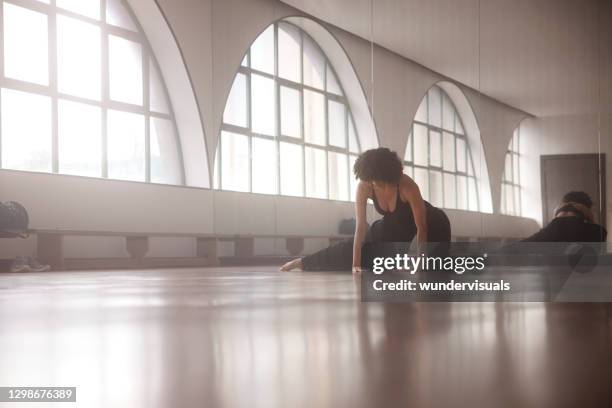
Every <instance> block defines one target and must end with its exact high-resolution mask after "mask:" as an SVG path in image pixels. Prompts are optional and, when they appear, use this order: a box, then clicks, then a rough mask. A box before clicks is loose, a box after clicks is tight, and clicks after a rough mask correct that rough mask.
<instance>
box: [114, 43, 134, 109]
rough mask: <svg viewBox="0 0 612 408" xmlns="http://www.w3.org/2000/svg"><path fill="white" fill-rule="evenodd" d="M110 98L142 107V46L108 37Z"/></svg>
mask: <svg viewBox="0 0 612 408" xmlns="http://www.w3.org/2000/svg"><path fill="white" fill-rule="evenodd" d="M108 70H109V90H110V98H111V99H113V100H115V101H118V102H125V103H132V104H135V105H142V49H141V46H140V44H138V43H135V42H133V41H128V40H125V39H123V38H121V37H116V36H114V35H110V36H109V37H108Z"/></svg>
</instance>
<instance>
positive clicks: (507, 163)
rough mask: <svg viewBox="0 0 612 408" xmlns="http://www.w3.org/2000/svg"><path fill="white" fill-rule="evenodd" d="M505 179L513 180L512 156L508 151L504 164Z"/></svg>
mask: <svg viewBox="0 0 612 408" xmlns="http://www.w3.org/2000/svg"><path fill="white" fill-rule="evenodd" d="M504 181H510V182H511V181H512V157H511V156H510V154H509V153H506V158H505V165H504Z"/></svg>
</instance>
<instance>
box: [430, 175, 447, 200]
mask: <svg viewBox="0 0 612 408" xmlns="http://www.w3.org/2000/svg"><path fill="white" fill-rule="evenodd" d="M442 194H443V192H442V173H440V172H439V171H430V172H429V199H430V200H429V201H430V203H431V204H432V205H434V206H436V207H442V206H443V205H444V202H443V201H442Z"/></svg>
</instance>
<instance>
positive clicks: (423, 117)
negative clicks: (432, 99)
mask: <svg viewBox="0 0 612 408" xmlns="http://www.w3.org/2000/svg"><path fill="white" fill-rule="evenodd" d="M414 120H418V121H419V122H421V123H427V96H425V97H424V98H423V100H422V101H421V104H420V105H419V109H418V110H417V113H416V116H415V117H414Z"/></svg>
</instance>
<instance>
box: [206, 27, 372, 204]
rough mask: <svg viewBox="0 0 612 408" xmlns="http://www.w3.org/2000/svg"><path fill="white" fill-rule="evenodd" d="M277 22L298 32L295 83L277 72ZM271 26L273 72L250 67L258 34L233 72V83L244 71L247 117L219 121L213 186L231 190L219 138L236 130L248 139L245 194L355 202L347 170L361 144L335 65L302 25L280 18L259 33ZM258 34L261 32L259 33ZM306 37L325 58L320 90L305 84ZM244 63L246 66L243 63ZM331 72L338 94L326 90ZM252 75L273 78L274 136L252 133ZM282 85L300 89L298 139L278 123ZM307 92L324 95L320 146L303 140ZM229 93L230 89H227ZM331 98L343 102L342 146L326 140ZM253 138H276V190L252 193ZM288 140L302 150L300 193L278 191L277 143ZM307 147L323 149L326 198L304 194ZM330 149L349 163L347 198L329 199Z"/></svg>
mask: <svg viewBox="0 0 612 408" xmlns="http://www.w3.org/2000/svg"><path fill="white" fill-rule="evenodd" d="M280 24H286V25H288V26H291V27H292V28H293V29H294V30H297V32H298V33H299V36H300V38H299V54H300V57H299V58H300V79H299V80H300V82H294V81H293V80H290V79H286V78H283V77H281V76H280V75H279V25H280ZM270 26H273V34H274V73H273V74H271V73H268V72H264V71H261V70H258V69H256V68H253V67H252V66H251V48H252V45H253V44H254V43H255V41H257V39H259V35H258V36H257V38H256V39H255V40H254V41H253V42H252V43H251V45H250V46H249V48H248V49H247V51H246V53H245V54H244V56H243V59H242V60H241V63H240V66H239V67H238V69H237V71H236V73H235V75H234V79H233V81H232V86H233V83H234V81H235V79H236V76H237V75H239V74H243V75H244V76H245V80H246V115H247V120H246V127H242V126H238V125H234V124H230V123H226V122H225V121H224V120H223V119H222V122H221V130H220V132H219V140H218V143H217V151H216V154H215V167H214V169H215V176H214V188H215V189H218V190H224V191H233V190H229V189H225V188H224V186H223V175H222V174H221V172H222V170H221V169H222V168H223V167H222V161H223V151H222V143H221V138H222V137H223V132H230V133H236V134H241V135H245V136H247V137H248V139H249V169H250V171H249V180H248V190H247V191H244V192H247V193H254V194H266V195H277V196H286V197H301V198H309V199H322V200H332V201H348V202H350V201H354V197H353V192H352V191H351V186H352V183H351V175H352V170H351V169H350V163H351V158H356V157H357V156H358V155H359V154H360V153H361V151H362V150H361V144H360V141H359V135H358V132H357V128H356V126H355V119H354V117H353V114H352V111H351V106H350V104H349V101H348V99H347V98H346V92H345V91H344V88H343V86H342V84H341V82H340V80H339V77H338V74H337V72H336V70H335V69H334V67H333V66H332V64H331V63H330V61H329V58H328V57H327V55H326V54H325V52H324V51H323V50H322V49H321V47H320V46H319V44H318V43H317V42H316V41H315V40H314V39H313V38H312V37H311V36H310V35H309V34H308V33H307V32H306V31H304V30H303V29H302V28H300V27H298V26H297V25H295V24H293V23H291V22H288V21H284V20H280V21H276V22H274V23H272V24H270V25H268V26H267V27H266V29H265V30H264V31H262V33H264V32H265V31H266V30H268V29H269V28H270ZM262 33H260V35H261V34H262ZM305 38H306V39H307V40H308V41H310V42H311V44H312V45H313V46H314V47H315V49H316V50H317V51H318V52H319V53H320V54H321V56H322V58H323V60H324V68H323V78H322V81H323V89H319V88H316V87H313V86H310V85H307V84H305V83H304V39H305ZM245 64H246V65H245ZM329 71H331V73H332V74H333V75H334V77H335V78H336V82H337V85H338V87H339V89H340V91H341V92H342V95H338V94H336V93H333V92H331V91H328V78H327V76H328V72H329ZM253 75H258V76H262V77H265V78H268V79H271V80H273V81H274V93H275V96H274V97H275V106H274V112H275V132H274V133H275V135H274V136H271V135H266V134H261V133H257V132H254V131H253V130H252V117H251V116H252V109H251V107H252V103H253V101H252V93H251V92H252V88H251V84H252V76H253ZM281 87H284V88H289V89H292V90H295V91H298V92H299V102H300V106H299V116H300V133H301V137H299V138H297V137H293V136H287V135H284V134H282V125H281V120H282V112H281V104H280V97H281ZM306 91H311V92H315V93H317V94H319V95H323V97H324V99H325V100H324V105H325V106H324V110H325V119H324V120H325V143H324V144H322V145H320V144H316V143H311V142H307V141H306V140H305V139H306V134H305V120H304V94H305V92H306ZM230 92H231V89H230ZM227 101H229V94H228V100H227ZM227 101H226V105H227ZM330 101H335V102H338V103H341V104H342V105H344V107H345V114H344V120H345V123H344V127H345V135H344V140H345V148H342V147H337V146H334V145H331V144H330V143H329V141H330V137H329V133H330V129H329V125H330V123H329V103H330ZM225 109H227V106H225V108H224V112H225ZM350 126H352V128H353V130H354V132H355V139H356V143H357V150H358V152H357V153H354V152H351V151H350V144H351V143H350V132H351V130H350ZM253 138H263V139H267V140H273V141H275V146H276V155H277V157H276V167H277V174H276V192H275V193H272V194H267V193H257V192H253V157H252V154H253V149H252V140H253ZM281 142H282V143H290V144H293V145H297V146H300V148H301V152H302V192H301V194H300V195H297V196H296V195H285V194H282V190H281V168H280V166H281V159H280V143H281ZM306 148H314V149H318V150H322V151H324V152H325V166H326V171H325V173H326V184H327V191H326V196H325V198H320V197H312V196H308V195H307V191H306V190H307V177H308V176H307V172H306V167H307V165H306ZM330 152H334V153H340V154H344V155H346V157H347V165H348V166H349V169H348V170H349V171H348V179H347V180H346V183H347V187H348V192H349V193H348V197H347V199H346V200H343V199H333V198H330V197H331V195H332V194H331V187H330V182H329V181H330V172H329V153H330Z"/></svg>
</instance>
